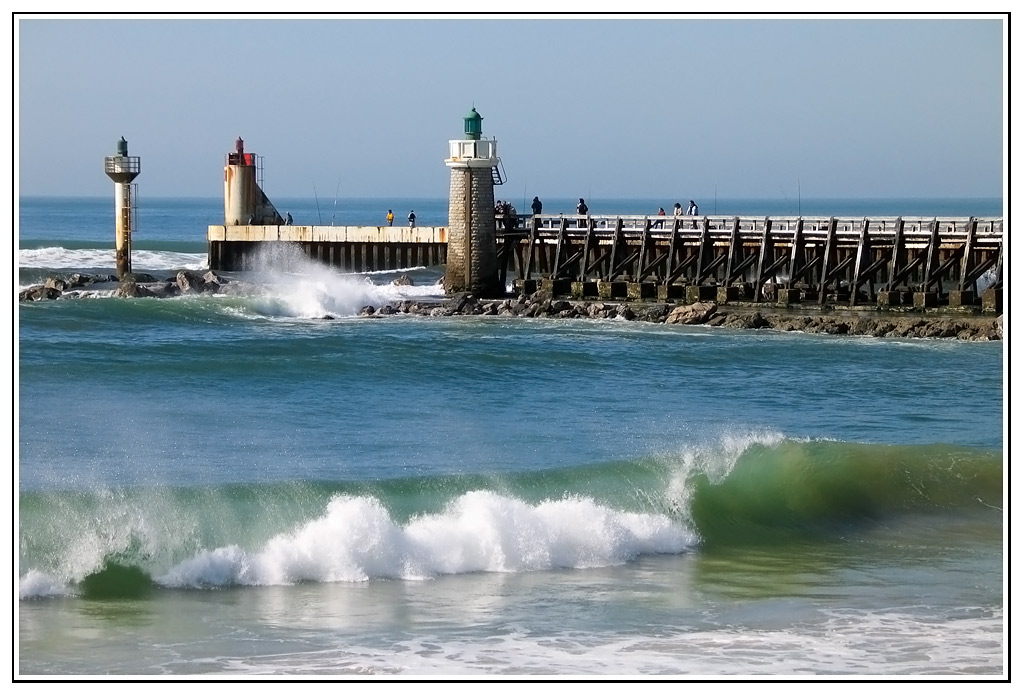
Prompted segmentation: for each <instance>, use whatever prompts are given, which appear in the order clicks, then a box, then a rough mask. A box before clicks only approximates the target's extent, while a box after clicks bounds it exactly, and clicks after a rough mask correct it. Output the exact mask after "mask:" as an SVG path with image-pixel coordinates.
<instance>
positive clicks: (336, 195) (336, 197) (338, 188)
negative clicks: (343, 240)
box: [331, 176, 341, 227]
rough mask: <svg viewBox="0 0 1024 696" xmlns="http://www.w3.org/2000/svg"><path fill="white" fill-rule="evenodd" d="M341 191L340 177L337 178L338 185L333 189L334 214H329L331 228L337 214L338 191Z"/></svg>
mask: <svg viewBox="0 0 1024 696" xmlns="http://www.w3.org/2000/svg"><path fill="white" fill-rule="evenodd" d="M340 190H341V177H340V176H339V177H338V185H337V186H335V187H334V212H333V213H331V227H334V216H335V215H336V214H337V213H338V191H340Z"/></svg>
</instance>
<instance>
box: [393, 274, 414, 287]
mask: <svg viewBox="0 0 1024 696" xmlns="http://www.w3.org/2000/svg"><path fill="white" fill-rule="evenodd" d="M391 284H392V285H414V283H413V282H412V278H410V277H409V276H408V274H402V275H400V276H398V277H397V278H395V279H394V280H392V281H391Z"/></svg>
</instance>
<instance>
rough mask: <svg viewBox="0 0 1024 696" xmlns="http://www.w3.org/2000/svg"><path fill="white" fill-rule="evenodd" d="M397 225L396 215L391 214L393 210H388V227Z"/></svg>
mask: <svg viewBox="0 0 1024 696" xmlns="http://www.w3.org/2000/svg"><path fill="white" fill-rule="evenodd" d="M394 224H395V214H394V213H392V212H391V208H388V227H391V226H392V225H394Z"/></svg>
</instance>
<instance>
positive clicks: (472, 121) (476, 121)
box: [465, 106, 484, 140]
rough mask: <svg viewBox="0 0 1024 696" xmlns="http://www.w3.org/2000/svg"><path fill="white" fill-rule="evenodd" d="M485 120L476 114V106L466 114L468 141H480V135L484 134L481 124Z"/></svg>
mask: <svg viewBox="0 0 1024 696" xmlns="http://www.w3.org/2000/svg"><path fill="white" fill-rule="evenodd" d="M483 120H484V117H483V116H481V115H480V114H478V113H477V112H476V107H475V106H474V107H473V108H472V109H471V110H470V112H469V113H468V114H466V119H465V121H466V140H479V139H480V134H481V133H482V132H483V129H482V128H481V125H480V122H481V121H483Z"/></svg>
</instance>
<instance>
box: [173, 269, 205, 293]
mask: <svg viewBox="0 0 1024 696" xmlns="http://www.w3.org/2000/svg"><path fill="white" fill-rule="evenodd" d="M175 282H177V284H178V287H179V288H180V289H181V291H182V292H183V293H185V292H203V290H204V289H205V288H206V280H205V279H204V278H203V276H202V275H200V274H199V273H198V272H197V271H190V270H184V271H178V275H176V276H175Z"/></svg>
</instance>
